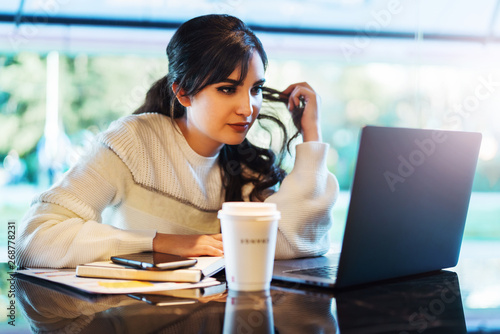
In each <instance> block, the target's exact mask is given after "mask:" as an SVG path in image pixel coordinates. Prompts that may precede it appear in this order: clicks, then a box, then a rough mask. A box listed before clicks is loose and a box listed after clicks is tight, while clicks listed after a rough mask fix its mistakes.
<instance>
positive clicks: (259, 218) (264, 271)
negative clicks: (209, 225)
mask: <svg viewBox="0 0 500 334" xmlns="http://www.w3.org/2000/svg"><path fill="white" fill-rule="evenodd" d="M218 217H219V219H220V221H221V229H222V242H223V245H224V258H225V263H226V280H227V283H228V287H229V289H230V290H236V291H260V290H267V289H269V287H270V284H271V278H272V272H273V265H274V251H275V248H276V235H277V233H278V220H279V219H280V218H281V214H280V212H279V211H278V210H277V208H276V204H274V203H260V202H225V203H223V204H222V209H221V210H219V214H218Z"/></svg>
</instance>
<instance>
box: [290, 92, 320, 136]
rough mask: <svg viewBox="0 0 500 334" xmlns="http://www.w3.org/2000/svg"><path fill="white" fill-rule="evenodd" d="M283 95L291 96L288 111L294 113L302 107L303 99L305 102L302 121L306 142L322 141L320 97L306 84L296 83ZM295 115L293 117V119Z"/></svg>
mask: <svg viewBox="0 0 500 334" xmlns="http://www.w3.org/2000/svg"><path fill="white" fill-rule="evenodd" d="M283 94H286V95H288V96H289V98H288V110H290V112H292V113H293V112H294V111H296V110H297V107H298V106H300V102H301V101H300V100H301V98H302V99H303V101H304V104H305V108H304V112H303V114H302V117H301V119H300V126H301V129H302V137H303V139H304V141H305V142H306V141H321V129H320V119H319V118H320V117H319V116H320V115H319V105H320V97H319V95H317V94H316V92H315V91H314V89H312V87H311V86H309V84H308V83H306V82H301V83H296V84H293V85H290V86H288V88H287V89H285V90H284V91H283ZM293 116H294V115H292V117H293Z"/></svg>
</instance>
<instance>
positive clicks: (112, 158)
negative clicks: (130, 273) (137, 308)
mask: <svg viewBox="0 0 500 334" xmlns="http://www.w3.org/2000/svg"><path fill="white" fill-rule="evenodd" d="M127 178H131V176H130V172H129V170H128V169H127V167H126V166H125V165H124V164H123V162H122V161H121V160H120V159H119V158H118V157H117V156H116V155H115V154H114V153H113V152H112V151H111V150H110V149H109V148H107V147H104V146H102V145H97V146H96V147H95V148H94V149H93V150H92V152H91V153H90V154H88V155H87V156H86V157H84V158H82V159H81V160H80V162H79V163H78V164H77V165H76V166H75V167H73V168H72V169H71V170H70V171H68V173H67V174H66V175H65V176H64V177H63V179H62V180H61V181H60V182H59V183H58V184H56V185H54V186H53V187H52V188H51V189H49V190H48V191H46V192H44V193H42V194H41V195H40V196H38V197H37V198H35V200H34V201H33V203H32V205H31V208H30V209H29V210H28V212H27V213H26V215H25V217H24V219H23V221H22V224H21V226H20V233H19V240H18V241H17V245H18V249H19V250H18V258H17V262H18V264H19V265H21V266H24V267H51V268H64V267H75V266H76V265H78V264H82V263H86V262H92V261H97V260H104V259H108V258H109V257H110V256H111V255H116V254H120V253H129V252H140V251H146V250H151V249H152V241H153V238H154V236H155V235H156V231H154V230H121V229H118V228H116V227H113V226H110V225H106V224H102V223H101V213H102V211H103V210H104V208H106V207H107V206H110V205H114V204H117V203H119V202H120V200H121V198H123V194H124V192H125V180H126V179H127Z"/></svg>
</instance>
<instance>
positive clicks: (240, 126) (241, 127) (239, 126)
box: [227, 122, 250, 132]
mask: <svg viewBox="0 0 500 334" xmlns="http://www.w3.org/2000/svg"><path fill="white" fill-rule="evenodd" d="M227 125H229V126H230V127H231V128H232V129H233V130H235V131H236V132H245V131H247V130H248V128H249V127H250V123H248V122H239V123H228V124H227Z"/></svg>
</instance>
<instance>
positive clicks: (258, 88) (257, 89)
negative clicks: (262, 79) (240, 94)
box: [252, 85, 262, 95]
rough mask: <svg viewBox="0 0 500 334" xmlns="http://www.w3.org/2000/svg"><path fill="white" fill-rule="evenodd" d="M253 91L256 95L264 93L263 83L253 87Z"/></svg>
mask: <svg viewBox="0 0 500 334" xmlns="http://www.w3.org/2000/svg"><path fill="white" fill-rule="evenodd" d="M252 93H254V94H255V95H257V94H260V93H262V85H258V86H255V87H253V88H252Z"/></svg>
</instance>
